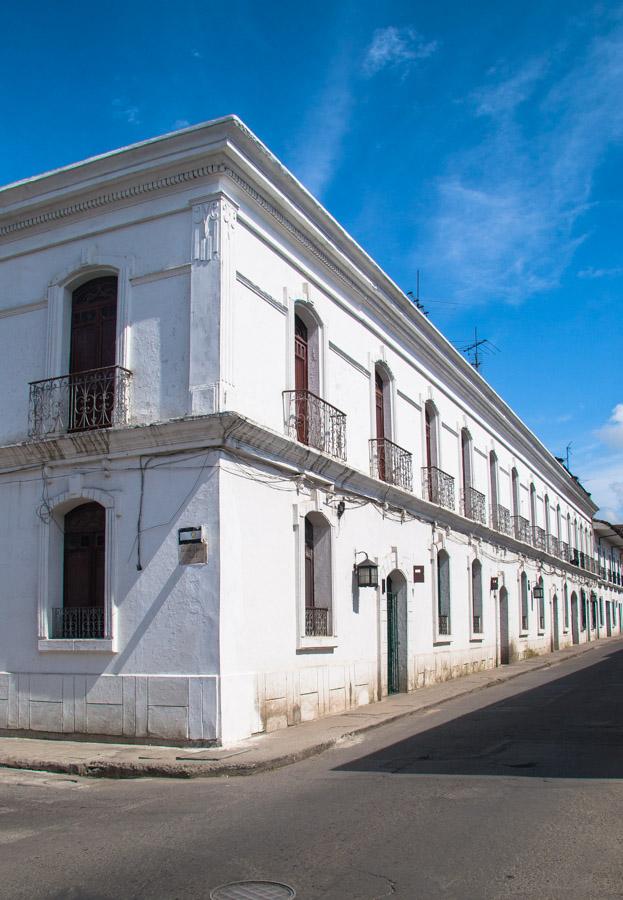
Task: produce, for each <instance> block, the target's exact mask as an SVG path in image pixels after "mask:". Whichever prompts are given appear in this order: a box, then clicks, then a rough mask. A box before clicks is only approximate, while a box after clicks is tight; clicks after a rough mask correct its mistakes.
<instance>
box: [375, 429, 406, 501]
mask: <svg viewBox="0 0 623 900" xmlns="http://www.w3.org/2000/svg"><path fill="white" fill-rule="evenodd" d="M411 460H412V456H411V454H410V453H409V451H408V450H403V448H402V447H399V446H398V444H394V443H392V441H388V440H387V438H380V439H376V438H373V439H372V440H371V441H370V474H371V475H372V476H373V477H374V478H380V479H381V481H386V482H387V484H394V485H396V487H400V488H404V490H405V491H412V490H413V467H412V462H411Z"/></svg>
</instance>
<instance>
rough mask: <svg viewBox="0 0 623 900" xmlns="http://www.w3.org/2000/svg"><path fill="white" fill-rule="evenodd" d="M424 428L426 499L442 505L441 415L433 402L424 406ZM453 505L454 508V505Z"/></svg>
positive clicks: (423, 481) (423, 485)
mask: <svg viewBox="0 0 623 900" xmlns="http://www.w3.org/2000/svg"><path fill="white" fill-rule="evenodd" d="M424 428H425V447H424V458H425V468H424V472H423V479H422V488H423V492H424V499H425V500H430V502H431V503H441V500H442V493H443V491H442V475H441V473H440V471H439V469H440V465H441V463H440V455H439V415H438V413H437V407H436V406H435V404H434V403H433V401H432V400H427V401H426V403H425V404H424ZM452 505H453V506H454V503H453V504H452Z"/></svg>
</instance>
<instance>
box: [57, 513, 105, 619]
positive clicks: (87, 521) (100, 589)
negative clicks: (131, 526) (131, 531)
mask: <svg viewBox="0 0 623 900" xmlns="http://www.w3.org/2000/svg"><path fill="white" fill-rule="evenodd" d="M105 535H106V510H105V509H104V507H103V506H100V505H99V503H85V504H83V505H82V506H77V507H76V508H75V509H72V510H71V512H69V513H67V515H66V516H65V554H64V564H65V566H64V573H63V606H64V607H88V606H96V607H99V608H102V609H103V607H104V585H105V574H104V570H105V557H106V537H105Z"/></svg>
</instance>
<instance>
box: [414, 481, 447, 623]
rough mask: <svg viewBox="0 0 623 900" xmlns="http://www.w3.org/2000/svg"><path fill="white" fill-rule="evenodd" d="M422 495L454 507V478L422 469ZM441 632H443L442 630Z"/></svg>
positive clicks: (443, 504) (437, 502)
mask: <svg viewBox="0 0 623 900" xmlns="http://www.w3.org/2000/svg"><path fill="white" fill-rule="evenodd" d="M422 496H423V497H424V499H425V500H429V501H430V502H431V503H436V504H437V505H438V506H444V507H445V508H446V509H454V478H453V477H452V475H448V473H447V472H442V470H441V469H438V468H437V467H436V466H424V468H423V469H422ZM440 633H441V632H440Z"/></svg>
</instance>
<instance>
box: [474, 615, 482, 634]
mask: <svg viewBox="0 0 623 900" xmlns="http://www.w3.org/2000/svg"><path fill="white" fill-rule="evenodd" d="M472 618H473V622H472V629H473V633H474V634H482V616H472Z"/></svg>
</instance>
